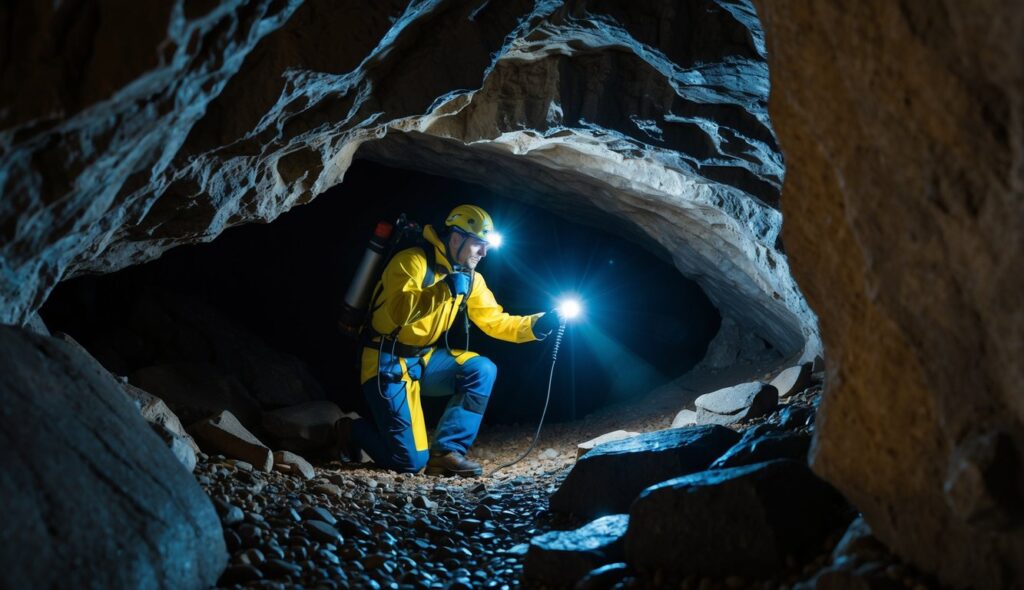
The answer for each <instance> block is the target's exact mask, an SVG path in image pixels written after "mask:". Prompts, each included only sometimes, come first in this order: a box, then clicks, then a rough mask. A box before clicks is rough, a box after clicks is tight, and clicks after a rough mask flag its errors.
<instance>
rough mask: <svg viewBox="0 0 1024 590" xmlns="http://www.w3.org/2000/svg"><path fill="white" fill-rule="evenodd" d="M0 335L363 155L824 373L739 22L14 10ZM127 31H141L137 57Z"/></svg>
mask: <svg viewBox="0 0 1024 590" xmlns="http://www.w3.org/2000/svg"><path fill="white" fill-rule="evenodd" d="M3 14H4V15H5V18H6V20H7V22H8V23H13V22H17V23H18V27H17V28H15V27H13V26H8V30H9V31H11V32H10V33H8V35H9V36H10V37H11V39H10V40H9V42H8V43H6V44H5V45H4V46H5V47H6V48H7V49H5V51H6V52H7V53H6V54H4V56H3V57H4V59H2V60H0V63H3V64H5V65H4V67H3V72H2V74H0V75H2V79H3V81H4V84H3V88H4V90H3V91H0V98H2V99H3V104H4V105H7V108H5V109H4V110H3V111H0V190H2V191H3V193H4V194H5V195H10V196H11V197H10V198H6V199H4V200H3V202H0V320H2V321H6V322H21V321H23V320H24V319H26V318H27V317H28V316H29V315H30V313H31V312H32V310H34V309H36V308H38V306H39V305H40V303H41V301H42V300H44V298H45V297H46V295H47V293H48V292H49V290H50V289H51V288H52V287H53V285H54V284H55V283H56V282H57V281H59V280H60V279H61V278H64V277H68V276H73V275H75V274H80V273H84V272H107V271H111V270H115V269H117V268H121V267H124V266H127V265H131V264H136V263H140V262H143V261H146V260H149V259H152V258H154V257H156V256H159V255H160V253H161V252H163V251H165V250H166V249H167V248H170V247H173V246H174V245H177V244H182V243H188V242H196V241H205V240H211V239H213V238H214V237H216V236H217V235H218V234H219V233H220V232H221V231H223V230H224V229H225V228H226V227H229V226H231V225H235V224H239V223H245V222H252V221H264V222H266V221H270V220H272V219H274V218H275V217H276V216H278V215H280V214H281V213H282V212H284V211H287V210H288V209H289V208H291V207H293V206H295V205H299V204H302V203H305V202H308V201H309V200H310V199H312V198H314V197H316V196H317V195H318V194H320V193H322V192H323V191H325V190H326V189H328V188H330V187H331V186H333V185H335V184H337V183H339V182H341V181H342V179H343V177H344V173H345V170H346V169H347V168H348V166H349V164H350V162H351V161H352V158H353V157H354V156H355V155H356V154H357V152H358V154H359V155H361V156H366V157H371V158H375V159H379V160H382V161H386V162H388V163H391V164H396V165H401V166H408V167H413V168H417V169H421V170H427V171H432V172H440V173H443V174H445V175H450V176H454V177H458V178H461V179H465V180H470V181H477V182H483V183H486V184H488V185H491V186H494V187H496V188H499V189H502V190H507V191H508V193H509V195H510V196H511V197H514V198H520V199H523V200H526V201H529V202H534V203H538V204H542V205H545V206H548V207H550V208H552V209H554V210H555V211H560V212H563V213H564V214H565V215H567V216H570V217H571V218H572V219H573V220H574V221H579V222H583V223H592V224H597V225H601V226H604V227H609V228H612V229H613V230H615V231H618V232H620V233H623V234H625V235H627V236H629V237H632V238H634V239H637V240H640V241H642V242H643V243H645V244H647V245H648V246H649V247H650V248H651V249H652V250H653V251H654V252H656V253H658V254H659V255H661V256H664V257H666V258H670V259H671V260H672V261H673V262H674V263H675V265H676V267H677V268H679V270H680V271H681V272H683V273H684V274H686V275H687V276H690V277H693V278H695V279H696V280H697V281H698V282H699V283H700V284H701V285H702V287H703V288H704V289H705V290H706V291H707V293H708V295H709V296H710V297H711V299H712V301H713V302H714V303H715V304H716V305H717V306H718V307H719V308H720V309H721V310H722V312H723V314H724V315H726V316H728V317H732V318H734V319H735V320H736V321H737V323H738V324H739V325H741V326H742V327H743V328H744V329H745V330H750V331H753V332H756V333H757V334H759V335H760V336H762V337H763V338H765V339H766V340H768V341H769V342H771V343H772V344H773V345H774V346H775V348H776V349H778V350H779V351H780V352H781V353H783V354H785V355H789V354H800V353H804V355H805V356H808V357H809V356H810V355H813V354H814V353H815V352H817V351H818V350H819V346H820V343H819V340H818V336H817V327H816V323H815V322H816V320H815V317H814V315H813V313H812V312H811V311H810V309H809V308H808V307H807V305H806V302H805V301H804V299H803V296H802V295H801V294H800V292H799V290H798V289H797V287H796V285H795V283H794V282H793V280H792V278H791V277H790V274H789V269H788V265H787V260H786V256H785V254H784V252H783V250H782V246H781V243H780V242H779V239H778V234H779V230H780V225H781V215H780V213H779V211H778V209H777V204H778V196H779V189H780V186H781V182H782V177H783V162H782V158H781V155H780V153H779V151H778V147H777V145H776V142H775V136H774V132H773V130H772V128H771V125H770V124H769V121H768V116H767V109H766V98H767V93H768V83H767V82H768V76H767V66H766V63H765V57H764V39H763V35H762V33H761V30H760V27H759V25H758V22H757V18H756V15H755V14H754V11H753V8H752V6H751V5H750V4H749V2H748V0H686V1H684V2H678V3H666V2H660V1H655V0H645V1H642V2H640V3H637V2H626V1H618V2H597V1H572V2H550V1H537V2H528V1H525V0H517V1H511V0H510V1H507V2H505V1H503V2H480V3H464V2H455V1H450V0H449V1H442V0H433V1H423V2H416V3H409V5H408V6H405V3H400V2H392V3H387V2H380V3H372V4H370V5H367V4H366V3H362V2H345V3H339V2H335V1H333V0H309V1H307V2H287V3H286V2H270V1H256V2H248V3H243V2H225V3H194V2H180V1H179V2H169V1H165V2H162V3H159V4H152V3H147V4H145V5H139V6H138V7H131V8H125V7H122V6H120V5H119V4H118V3H114V2H109V1H104V0H92V1H87V2H81V3H68V4H61V5H57V6H56V7H53V8H50V7H47V6H39V5H37V3H28V2H15V3H14V4H12V5H11V6H10V7H9V8H7V9H5V12H4V13H3ZM124 31H130V32H128V33H124Z"/></svg>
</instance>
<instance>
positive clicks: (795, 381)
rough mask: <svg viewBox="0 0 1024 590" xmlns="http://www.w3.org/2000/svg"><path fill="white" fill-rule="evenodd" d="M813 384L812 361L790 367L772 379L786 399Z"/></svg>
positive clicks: (780, 395)
mask: <svg viewBox="0 0 1024 590" xmlns="http://www.w3.org/2000/svg"><path fill="white" fill-rule="evenodd" d="M810 384H811V363H804V364H802V365H797V366H795V367H790V368H788V369H786V370H785V371H783V372H781V373H779V374H778V375H776V376H775V378H774V379H772V382H771V386H772V387H774V388H775V390H776V391H777V392H778V394H779V399H785V398H787V397H789V396H791V395H793V394H794V393H799V392H801V391H803V390H804V389H805V388H806V387H807V386H808V385H810Z"/></svg>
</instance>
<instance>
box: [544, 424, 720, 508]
mask: <svg viewBox="0 0 1024 590" xmlns="http://www.w3.org/2000/svg"><path fill="white" fill-rule="evenodd" d="M739 438H740V435H739V434H737V433H736V432H734V431H732V430H729V429H728V428H725V427H722V426H713V425H709V426H693V427H689V428H673V429H669V430H660V431H657V432H648V433H644V434H641V435H638V436H634V437H631V438H628V439H625V440H620V441H615V442H610V443H606V444H603V445H600V446H598V447H595V448H594V450H592V451H590V452H589V453H587V454H586V455H584V456H583V457H582V458H581V459H580V460H579V461H577V462H576V465H575V466H574V467H573V468H572V471H570V472H569V475H568V477H566V479H565V481H564V482H563V483H562V485H561V486H560V487H559V488H558V490H557V491H556V492H555V493H554V494H553V495H552V496H551V502H550V505H551V509H552V510H554V511H556V512H567V513H572V514H576V515H579V516H585V517H594V516H600V515H603V514H611V513H618V512H624V511H626V510H628V509H629V505H630V504H631V503H632V502H633V500H634V499H635V498H636V496H637V495H639V494H640V492H641V491H643V489H644V488H646V487H648V486H650V485H652V484H655V483H658V482H661V481H665V480H667V479H671V478H674V477H679V476H680V475H686V474H689V473H694V472H697V471H702V470H704V469H707V468H708V466H709V465H710V464H711V462H712V461H714V460H715V459H716V458H718V457H719V456H720V455H721V454H722V453H724V452H725V451H726V450H727V449H728V448H729V447H731V446H732V445H733V444H735V443H736V441H737V440H738V439H739Z"/></svg>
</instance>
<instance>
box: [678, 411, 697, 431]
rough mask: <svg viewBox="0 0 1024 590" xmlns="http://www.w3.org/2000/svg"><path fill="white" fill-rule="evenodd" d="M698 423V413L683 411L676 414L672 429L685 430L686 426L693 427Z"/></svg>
mask: <svg viewBox="0 0 1024 590" xmlns="http://www.w3.org/2000/svg"><path fill="white" fill-rule="evenodd" d="M696 423H697V412H694V411H693V410H687V409H682V410H680V411H679V413H678V414H676V417H675V418H673V419H672V428H683V427H684V426H693V425H694V424H696Z"/></svg>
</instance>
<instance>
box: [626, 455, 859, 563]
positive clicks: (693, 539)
mask: <svg viewBox="0 0 1024 590" xmlns="http://www.w3.org/2000/svg"><path fill="white" fill-rule="evenodd" d="M848 510H849V509H848V507H847V506H846V503H845V501H844V500H843V498H842V496H840V495H839V494H838V493H837V492H836V491H835V490H834V489H832V488H831V486H829V485H828V484H827V483H825V482H823V481H821V480H820V479H818V478H817V477H815V476H814V474H813V473H811V470H810V469H809V468H808V467H807V465H805V464H803V463H798V462H796V461H790V460H779V461H771V462H768V463H758V464H755V465H748V466H744V467H734V468H731V469H721V470H713V471H704V472H700V473H695V474H693V475H688V476H684V477H680V478H677V479H673V480H669V481H666V482H663V483H660V484H658V485H655V486H652V487H650V488H648V489H646V490H644V492H643V493H642V494H641V495H640V497H639V498H637V500H636V502H634V503H633V506H632V507H631V508H630V512H629V515H630V526H629V531H628V532H627V534H626V561H627V562H628V563H629V564H630V565H632V566H633V567H636V568H638V569H658V568H661V569H666V570H671V571H675V572H678V573H680V574H684V575H689V574H696V575H708V576H719V575H740V576H748V577H755V576H762V575H771V574H773V573H775V572H778V571H780V570H781V569H782V568H783V567H784V566H785V560H786V556H787V555H795V556H800V555H804V554H805V553H807V552H809V551H813V550H817V549H819V548H820V544H821V542H822V540H823V539H824V538H825V536H826V535H827V534H828V533H829V532H830V531H832V530H834V529H835V528H837V527H839V526H842V525H843V524H844V523H845V521H846V519H847V518H849V512H848Z"/></svg>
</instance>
